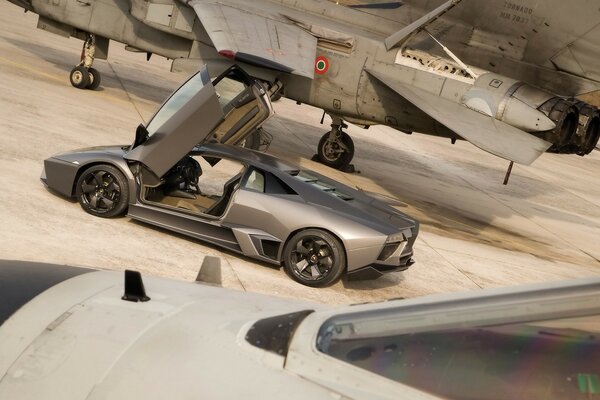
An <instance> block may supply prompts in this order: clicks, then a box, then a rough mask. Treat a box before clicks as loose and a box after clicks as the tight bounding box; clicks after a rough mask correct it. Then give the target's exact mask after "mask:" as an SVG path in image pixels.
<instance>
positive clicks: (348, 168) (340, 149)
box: [316, 117, 354, 172]
mask: <svg viewBox="0 0 600 400" xmlns="http://www.w3.org/2000/svg"><path fill="white" fill-rule="evenodd" d="M347 127H348V125H346V124H345V123H344V121H343V120H342V119H341V118H339V117H332V123H331V131H329V132H327V133H326V134H324V135H323V137H321V140H319V145H318V147H317V157H316V158H317V161H319V162H321V163H322V164H325V165H327V166H328V167H331V168H336V169H339V170H341V171H344V172H353V171H354V167H353V166H352V165H351V164H350V162H351V161H352V158H353V157H354V142H353V141H352V138H351V137H350V135H348V134H347V133H346V132H344V131H343V128H347Z"/></svg>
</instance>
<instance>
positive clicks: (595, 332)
mask: <svg viewBox="0 0 600 400" xmlns="http://www.w3.org/2000/svg"><path fill="white" fill-rule="evenodd" d="M599 375H600V279H598V278H593V279H587V280H578V281H571V282H563V283H546V284H543V285H535V286H526V287H516V288H501V289H493V290H485V291H478V292H471V293H455V294H443V295H436V296H426V297H421V298H414V299H404V300H392V301H386V302H382V303H372V304H363V305H351V306H343V307H331V306H327V305H323V304H316V303H310V302H306V301H302V300H299V299H283V298H277V297H271V296H265V295H259V294H255V293H246V292H240V291H235V290H229V289H223V288H219V287H212V286H208V285H206V284H198V283H192V282H177V281H171V280H167V279H163V278H158V277H151V276H143V277H142V276H141V275H140V274H139V273H136V272H134V271H126V272H125V277H123V273H122V272H116V271H101V270H100V271H99V270H93V269H89V268H74V267H66V266H60V265H48V264H39V263H30V262H14V261H0V398H1V399H11V400H29V399H32V400H33V399H35V400H38V399H61V400H80V399H89V400H99V399H145V400H152V399H161V400H162V399H172V400H178V399H196V398H201V399H202V398H206V399H215V400H218V399H248V400H252V399H264V400H271V399H282V398H283V399H318V400H320V399H327V400H331V399H345V400H363V399H364V400H367V399H368V400H388V399H389V400H399V399H411V400H434V399H465V398H468V399H490V400H495V399H498V400H505V399H547V400H559V399H560V400H562V399H591V398H595V396H597V395H598V393H600V380H599Z"/></svg>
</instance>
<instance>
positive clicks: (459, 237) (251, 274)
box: [0, 2, 600, 303]
mask: <svg viewBox="0 0 600 400" xmlns="http://www.w3.org/2000/svg"><path fill="white" fill-rule="evenodd" d="M36 22H37V17H36V16H35V15H33V14H31V13H28V14H23V12H22V10H21V9H19V8H17V7H16V6H14V5H12V4H9V3H6V2H2V3H0V26H1V28H0V238H1V239H0V258H4V259H19V260H33V261H45V262H52V263H65V264H71V265H82V266H90V267H98V268H107V269H117V270H122V269H125V268H128V269H137V270H140V271H142V272H143V273H147V274H154V275H161V276H166V277H171V278H177V279H184V280H192V279H194V278H195V276H196V274H197V272H198V268H199V267H200V265H201V263H202V260H203V258H204V256H206V255H213V256H219V257H221V258H222V260H223V262H222V263H223V273H224V276H223V278H224V284H225V285H226V286H238V287H239V286H243V288H245V289H246V290H249V291H256V292H262V293H270V294H278V295H281V296H289V297H301V298H307V299H312V300H316V301H320V302H327V303H355V302H365V301H376V300H382V299H389V298H397V297H411V296H418V295H424V294H428V293H434V292H448V291H457V290H471V289H477V288H482V287H491V286H503V285H515V284H520V283H528V282H539V281H552V280H559V279H565V278H571V277H585V276H592V275H597V274H598V273H599V272H600V262H599V260H600V246H598V239H599V237H600V235H599V234H600V173H599V172H600V153H598V152H596V153H594V154H592V155H591V156H588V157H585V158H581V157H578V156H557V155H551V154H546V155H544V156H542V158H541V159H540V160H539V161H537V162H536V163H535V164H534V165H533V166H531V167H522V166H517V167H515V169H514V171H513V175H512V178H511V181H510V184H509V185H508V186H502V180H503V178H504V173H505V170H506V167H507V162H505V161H503V160H501V159H498V158H496V157H494V156H491V155H489V154H487V153H484V152H482V151H481V150H479V149H477V148H475V147H473V146H471V145H470V144H468V143H457V144H456V145H454V146H452V145H451V144H450V143H449V142H448V141H445V140H442V139H439V138H434V137H428V136H424V135H419V134H414V135H411V136H407V135H405V134H402V133H399V132H397V131H394V130H392V129H389V128H385V127H372V128H371V129H369V130H362V129H360V128H357V127H350V128H349V130H348V131H349V133H350V134H351V135H352V137H353V138H354V142H355V146H356V157H355V159H354V163H355V165H356V167H357V169H359V170H360V173H356V174H343V173H339V172H337V171H334V170H331V169H328V168H325V167H323V166H321V165H319V164H315V163H313V162H311V161H309V159H310V157H311V156H312V155H313V153H314V149H315V146H316V143H317V142H318V139H319V138H320V136H321V135H322V134H323V132H324V131H325V130H326V129H327V126H321V125H319V120H320V117H321V111H319V110H317V109H314V108H312V107H309V106H305V105H303V106H297V105H296V104H295V103H294V102H291V101H288V100H286V99H283V100H281V101H279V102H277V103H276V104H275V108H276V112H277V114H276V115H275V117H274V118H272V119H271V120H270V121H269V122H268V124H267V126H266V129H267V130H268V131H269V132H270V133H271V134H273V137H274V140H273V143H272V145H271V147H270V149H269V152H271V153H273V154H277V155H279V156H282V157H284V158H286V159H289V160H291V161H293V162H296V163H299V164H301V165H303V166H308V167H310V168H313V169H316V170H319V171H320V172H322V173H325V174H327V175H330V176H332V177H334V178H336V179H339V180H341V181H343V182H345V183H346V184H349V185H353V186H358V187H360V188H363V189H365V190H370V191H376V192H379V193H382V194H386V195H388V196H392V197H395V198H397V199H399V200H400V201H401V202H403V203H404V204H406V206H405V207H402V210H403V211H405V212H406V213H408V214H410V215H412V216H414V217H416V218H417V219H419V220H420V221H421V223H422V225H421V226H422V228H421V234H420V236H419V239H418V241H417V243H416V246H415V259H416V260H417V264H415V265H414V266H413V267H411V268H410V269H409V270H408V271H406V272H403V273H393V274H389V275H387V276H385V277H383V278H380V279H378V280H374V281H366V282H365V281H363V282H347V281H341V282H339V283H337V284H336V285H334V286H332V287H329V288H324V289H311V288H306V287H303V286H301V285H299V284H296V283H294V282H293V281H292V280H291V279H289V278H288V277H287V276H286V275H285V273H284V272H283V271H282V270H280V269H277V268H273V267H272V266H269V265H267V264H262V263H256V262H254V261H252V260H250V259H245V258H240V257H238V256H237V255H235V254H233V253H227V252H225V253H224V252H221V251H220V250H219V249H218V248H216V247H213V246H207V245H205V244H203V243H201V242H199V241H197V240H191V239H188V238H185V237H183V236H180V235H177V234H172V233H170V232H166V231H163V230H160V229H156V228H154V227H151V226H148V225H144V224H140V223H136V222H133V221H132V220H130V219H129V218H118V219H112V220H106V219H100V218H93V217H91V216H89V215H88V214H86V213H84V212H83V211H82V210H81V209H80V207H79V205H78V204H77V203H76V202H69V201H66V200H65V199H64V198H61V197H58V196H56V195H55V194H53V193H50V192H49V191H47V190H46V189H45V188H44V186H43V185H42V184H41V183H40V181H39V179H38V178H39V175H40V172H41V169H42V162H43V160H44V159H45V158H47V157H49V156H51V155H52V154H54V153H57V152H61V151H67V150H71V149H75V148H78V147H88V146H95V145H104V144H128V143H130V142H131V141H132V139H133V134H134V131H135V127H136V126H137V125H138V124H139V123H140V122H142V121H143V120H144V119H146V118H148V117H149V116H151V115H152V113H153V111H154V109H155V108H156V107H157V105H158V104H159V103H160V102H162V100H163V99H164V98H165V97H166V96H167V95H168V94H169V92H170V91H171V90H172V89H174V88H175V87H177V86H178V84H179V83H180V82H181V81H182V80H183V79H185V77H184V76H180V75H175V74H171V73H170V72H169V66H170V65H169V62H168V61H166V60H164V59H161V58H160V57H157V56H155V57H153V58H152V59H151V61H150V62H146V61H145V56H144V55H141V54H134V53H128V52H126V51H124V49H123V45H121V44H118V43H111V49H110V59H109V62H106V61H98V62H97V63H96V64H95V67H96V68H97V69H98V70H100V72H101V73H102V79H103V81H102V85H101V89H100V90H98V91H93V92H92V91H88V90H77V89H74V88H73V87H71V85H70V84H69V81H68V74H69V71H70V70H71V68H72V67H73V65H74V64H75V63H77V61H78V59H79V54H80V51H81V42H80V41H78V40H75V39H65V38H62V37H59V36H55V35H52V34H49V33H46V32H43V31H40V30H37V29H35V26H36ZM327 123H328V121H326V124H327Z"/></svg>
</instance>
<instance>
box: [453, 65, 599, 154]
mask: <svg viewBox="0 0 600 400" xmlns="http://www.w3.org/2000/svg"><path fill="white" fill-rule="evenodd" d="M462 103H463V105H465V106H466V107H468V108H470V109H472V110H475V111H477V112H479V113H481V114H485V115H489V116H491V117H494V118H496V119H497V120H500V121H502V122H505V123H507V124H509V125H512V126H514V127H515V128H519V129H521V130H523V131H525V132H529V133H531V134H533V135H535V136H537V137H539V138H542V139H544V140H546V141H548V142H550V143H552V147H550V149H548V151H549V152H552V153H563V154H579V155H582V156H583V155H586V154H589V153H590V152H591V151H592V150H593V149H594V148H595V146H596V144H597V143H598V139H599V138H600V112H599V111H598V109H597V108H596V107H593V106H591V105H589V104H587V103H584V102H582V101H579V100H574V99H567V98H563V97H560V96H557V95H556V94H553V93H550V92H548V91H546V90H544V89H540V88H537V87H534V86H531V85H529V84H527V83H524V82H520V81H517V80H514V79H511V78H507V77H505V76H502V75H497V74H493V73H486V74H483V75H481V76H479V78H477V79H476V80H475V83H474V85H473V87H472V88H471V89H469V90H468V91H467V92H466V93H465V94H464V95H463V97H462Z"/></svg>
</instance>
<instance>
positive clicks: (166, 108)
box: [146, 73, 204, 136]
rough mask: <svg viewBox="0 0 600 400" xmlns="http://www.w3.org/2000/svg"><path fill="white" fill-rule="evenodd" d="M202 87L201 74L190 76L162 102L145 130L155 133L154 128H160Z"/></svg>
mask: <svg viewBox="0 0 600 400" xmlns="http://www.w3.org/2000/svg"><path fill="white" fill-rule="evenodd" d="M203 87H204V83H203V82H202V74H201V73H197V74H196V75H194V76H192V77H191V78H190V79H189V80H188V81H187V82H186V83H185V84H184V85H183V86H181V87H180V88H179V90H177V91H176V92H175V93H173V95H172V96H171V97H169V99H168V100H167V101H166V102H165V103H164V104H163V106H162V107H161V108H160V109H159V110H158V112H157V113H156V114H155V115H154V118H152V120H151V121H150V123H149V124H148V126H147V127H146V130H147V131H148V132H149V135H150V136H152V134H154V133H155V130H156V129H158V128H160V127H161V126H162V125H163V124H164V123H165V122H166V121H167V120H168V119H169V118H171V117H172V116H173V114H175V112H177V110H179V109H180V108H181V107H183V106H184V105H185V104H186V103H188V102H189V101H190V99H191V98H192V97H194V95H195V94H197V93H198V92H199V91H200V90H201V89H202V88H203Z"/></svg>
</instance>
